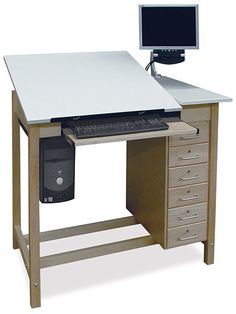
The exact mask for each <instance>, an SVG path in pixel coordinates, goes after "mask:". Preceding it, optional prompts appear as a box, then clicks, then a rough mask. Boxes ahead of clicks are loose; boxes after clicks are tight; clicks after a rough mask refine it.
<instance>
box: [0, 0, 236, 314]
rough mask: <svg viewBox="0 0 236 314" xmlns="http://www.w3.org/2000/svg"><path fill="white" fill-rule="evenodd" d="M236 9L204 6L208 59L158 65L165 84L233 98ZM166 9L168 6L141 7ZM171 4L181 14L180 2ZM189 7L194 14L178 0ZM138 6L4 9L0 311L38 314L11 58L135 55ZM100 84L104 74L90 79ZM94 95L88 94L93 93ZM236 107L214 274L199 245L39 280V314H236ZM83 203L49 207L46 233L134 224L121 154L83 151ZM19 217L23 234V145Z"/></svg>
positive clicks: (90, 241)
mask: <svg viewBox="0 0 236 314" xmlns="http://www.w3.org/2000/svg"><path fill="white" fill-rule="evenodd" d="M234 2H235V1H233V0H228V1H211V0H204V1H199V4H200V10H199V15H200V21H199V22H200V50H192V51H189V50H188V51H186V61H185V62H184V63H183V64H179V65H174V66H164V65H160V66H159V68H158V70H159V72H160V73H162V74H163V75H169V76H171V77H174V78H177V79H179V80H183V81H186V82H189V83H192V84H195V85H198V86H201V87H204V88H207V89H210V90H212V91H215V92H218V93H222V94H225V95H227V96H230V97H233V98H235V97H236V96H235V92H234V90H235V75H234V72H235V61H234V60H235V50H234V48H235V34H234V31H233V30H235V10H234V8H233V4H234ZM142 3H169V1H168V2H167V1H164V0H162V1H155V2H152V1H142ZM171 3H178V1H174V0H172V1H171ZM181 3H189V2H188V1H184V0H181ZM138 4H139V2H138V1H135V0H128V1H127V0H126V1H125V0H119V1H118V0H109V1H104V0H100V1H95V0H93V1H92V0H90V1H79V0H74V1H73V0H40V1H32V0H28V1H26V0H21V1H17V0H0V58H1V60H0V104H1V106H0V117H1V120H0V122H1V132H0V136H1V139H0V140H1V153H0V158H1V160H0V167H1V170H0V174H1V176H0V178H1V185H0V193H1V196H0V201H1V203H0V263H1V264H0V291H1V297H0V311H1V312H2V313H12V312H13V311H17V313H30V312H31V311H32V310H31V309H30V306H29V289H28V288H29V287H28V279H27V275H26V272H25V269H24V266H23V263H22V260H21V257H20V254H19V252H18V251H13V250H12V238H11V221H12V214H11V211H12V209H11V197H12V195H11V182H12V180H11V89H12V85H11V82H10V79H9V76H8V73H7V71H6V67H5V64H4V62H3V59H2V57H3V55H6V54H21V53H49V52H79V51H97V50H101V51H104V50H128V51H129V52H130V53H131V54H132V55H133V56H134V57H135V58H136V59H137V60H138V61H139V62H140V63H141V64H142V65H143V66H145V65H146V64H147V63H148V61H149V51H141V50H139V43H138V40H139V36H138ZM94 75H96V73H94ZM91 92H92V91H91ZM235 119H236V110H235V104H234V102H233V103H223V104H222V105H221V106H220V119H219V153H218V188H217V224H216V254H215V264H214V265H212V266H206V265H205V264H204V263H203V245H202V244H200V243H199V244H193V245H189V246H186V247H181V248H176V249H171V250H166V251H164V250H163V249H161V248H160V247H159V246H154V247H149V248H144V249H139V250H134V251H130V252H124V253H119V254H115V255H110V256H105V257H100V258H96V259H91V260H87V261H81V262H78V263H72V264H67V265H62V266H58V267H53V268H47V269H44V270H42V271H41V284H42V307H41V308H40V309H37V310H35V311H36V312H37V313H38V312H40V313H41V312H42V313H52V312H53V311H55V312H58V313H65V312H67V313H157V312H159V313H163V312H165V313H166V312H167V313H169V312H172V313H201V312H202V311H204V312H211V313H214V312H216V311H217V310H219V312H220V311H224V312H227V313H233V312H235V285H234V281H235V279H236V271H235V255H234V248H235V239H236V235H235V219H236V210H235V175H236V172H235V149H234V146H235V137H234V131H235ZM76 168H77V169H76V199H75V200H73V201H71V202H68V203H62V204H58V205H55V206H50V205H48V206H46V205H44V206H41V207H40V215H41V230H48V229H53V228H59V227H62V226H70V225H77V224H83V223H87V222H92V221H99V220H105V219H110V218H116V217H121V216H125V215H127V213H126V211H125V143H115V144H105V145H94V146H87V147H82V148H78V149H77V157H76ZM22 195H23V196H22V212H23V213H22V216H23V217H22V218H23V228H24V232H27V220H26V213H27V142H26V137H25V136H24V135H23V137H22ZM126 229H127V228H125V229H123V230H116V231H112V232H103V233H100V234H96V235H89V236H81V237H79V238H77V237H76V238H73V239H72V238H71V239H67V240H64V241H54V242H55V243H53V242H51V243H45V244H44V245H42V248H41V254H42V255H43V254H47V253H52V252H60V251H63V250H64V249H66V248H67V249H76V248H80V247H84V246H86V245H96V244H100V243H103V242H104V241H107V242H109V241H116V240H120V239H124V238H127V237H131V236H135V235H142V234H145V231H144V230H142V229H141V228H139V227H134V228H132V230H131V231H129V230H126Z"/></svg>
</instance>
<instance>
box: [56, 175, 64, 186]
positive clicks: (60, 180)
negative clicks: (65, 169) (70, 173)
mask: <svg viewBox="0 0 236 314" xmlns="http://www.w3.org/2000/svg"><path fill="white" fill-rule="evenodd" d="M56 182H57V184H58V185H62V183H63V182H64V180H63V178H61V177H59V178H57V180H56Z"/></svg>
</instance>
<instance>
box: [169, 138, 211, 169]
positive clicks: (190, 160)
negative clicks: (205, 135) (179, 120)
mask: <svg viewBox="0 0 236 314" xmlns="http://www.w3.org/2000/svg"><path fill="white" fill-rule="evenodd" d="M207 161H208V143H204V144H194V145H186V146H177V147H170V149H169V166H170V167H176V166H185V165H193V164H198V163H201V162H207Z"/></svg>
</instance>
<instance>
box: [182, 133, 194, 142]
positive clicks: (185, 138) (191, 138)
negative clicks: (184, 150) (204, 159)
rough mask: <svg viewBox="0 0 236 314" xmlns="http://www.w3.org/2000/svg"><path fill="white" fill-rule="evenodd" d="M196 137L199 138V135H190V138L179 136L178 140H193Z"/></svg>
mask: <svg viewBox="0 0 236 314" xmlns="http://www.w3.org/2000/svg"><path fill="white" fill-rule="evenodd" d="M197 137H199V134H195V135H192V136H187V137H185V136H180V139H181V140H184V141H185V140H194V139H195V138H197Z"/></svg>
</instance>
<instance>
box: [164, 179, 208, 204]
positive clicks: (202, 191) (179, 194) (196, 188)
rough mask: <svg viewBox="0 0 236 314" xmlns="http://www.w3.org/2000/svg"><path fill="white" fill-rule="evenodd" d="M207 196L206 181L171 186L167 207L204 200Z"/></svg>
mask: <svg viewBox="0 0 236 314" xmlns="http://www.w3.org/2000/svg"><path fill="white" fill-rule="evenodd" d="M207 197H208V184H207V183H201V184H194V185H187V186H184V187H179V188H171V189H169V193H168V208H172V207H179V206H185V205H191V204H196V203H202V202H206V201H207Z"/></svg>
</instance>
